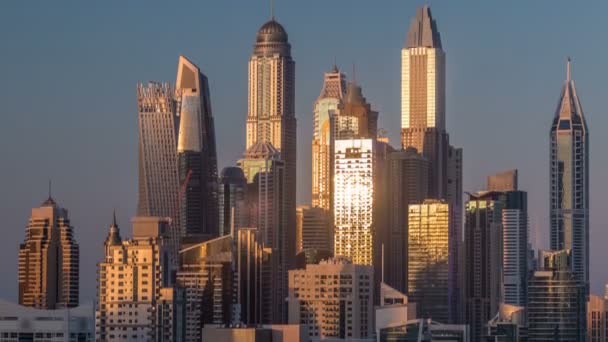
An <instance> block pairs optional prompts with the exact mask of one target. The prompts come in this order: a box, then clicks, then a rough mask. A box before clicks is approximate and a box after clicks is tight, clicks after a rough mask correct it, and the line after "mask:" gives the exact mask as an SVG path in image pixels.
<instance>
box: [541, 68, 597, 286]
mask: <svg viewBox="0 0 608 342" xmlns="http://www.w3.org/2000/svg"><path fill="white" fill-rule="evenodd" d="M550 173H551V202H550V208H551V209H550V215H551V249H554V250H561V249H570V250H571V252H572V263H571V266H572V270H573V272H574V274H575V276H576V277H577V278H578V279H579V280H580V281H581V282H583V283H584V284H585V286H586V288H587V293H589V247H590V246H589V131H588V128H587V123H586V122H585V117H584V115H583V108H582V107H581V103H580V101H579V99H578V96H577V94H576V88H575V86H574V81H573V80H572V79H571V78H570V59H568V63H567V72H566V81H565V82H564V86H563V88H562V93H561V96H560V99H559V101H558V103H557V109H556V110H555V117H554V118H553V124H552V125H551V165H550Z"/></svg>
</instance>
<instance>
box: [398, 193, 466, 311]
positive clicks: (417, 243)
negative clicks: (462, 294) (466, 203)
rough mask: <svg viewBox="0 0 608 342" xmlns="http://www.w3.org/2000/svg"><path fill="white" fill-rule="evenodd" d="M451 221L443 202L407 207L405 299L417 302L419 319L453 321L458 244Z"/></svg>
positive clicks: (446, 206)
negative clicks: (406, 287)
mask: <svg viewBox="0 0 608 342" xmlns="http://www.w3.org/2000/svg"><path fill="white" fill-rule="evenodd" d="M453 220H454V213H453V210H452V208H451V207H450V205H449V204H447V203H446V202H444V201H439V200H431V199H428V200H425V201H424V202H423V203H422V204H410V206H409V209H408V235H409V236H408V297H409V300H410V301H412V302H414V303H416V311H417V316H418V317H421V318H429V319H433V320H437V321H438V322H450V321H452V320H454V315H455V314H454V311H455V310H456V308H455V307H454V304H453V297H454V296H455V295H456V293H455V291H456V290H457V283H456V280H457V279H456V274H454V268H453V264H454V263H455V262H457V260H455V256H456V255H457V254H456V251H455V250H454V249H455V248H457V241H456V239H455V235H454V234H453V232H452V231H453V230H454V224H453V222H454V221H453Z"/></svg>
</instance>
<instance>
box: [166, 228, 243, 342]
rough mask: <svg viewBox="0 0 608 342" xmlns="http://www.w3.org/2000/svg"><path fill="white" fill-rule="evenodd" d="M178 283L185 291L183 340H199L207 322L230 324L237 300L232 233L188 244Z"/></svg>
mask: <svg viewBox="0 0 608 342" xmlns="http://www.w3.org/2000/svg"><path fill="white" fill-rule="evenodd" d="M179 257H180V268H179V270H178V272H177V285H178V286H179V287H180V288H182V289H183V290H184V291H185V299H186V304H185V321H184V325H185V335H184V336H185V338H184V341H192V342H194V341H200V340H201V330H202V328H203V326H204V325H207V324H215V325H229V324H232V323H238V322H233V305H234V304H235V299H236V298H235V296H234V293H235V291H234V289H235V286H234V284H233V281H234V279H235V277H234V274H233V261H234V259H233V239H232V235H225V236H222V237H219V238H215V239H212V240H208V241H205V242H201V243H197V244H194V245H189V246H188V245H185V246H183V249H182V250H181V251H180V252H179Z"/></svg>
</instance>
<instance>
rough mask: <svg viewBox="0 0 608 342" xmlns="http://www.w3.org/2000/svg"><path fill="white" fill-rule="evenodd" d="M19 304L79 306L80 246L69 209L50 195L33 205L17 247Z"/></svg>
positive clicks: (56, 306) (49, 307) (43, 306)
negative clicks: (37, 205) (40, 202)
mask: <svg viewBox="0 0 608 342" xmlns="http://www.w3.org/2000/svg"><path fill="white" fill-rule="evenodd" d="M18 276H19V304H21V305H23V306H28V307H32V308H36V309H60V308H71V307H76V306H78V296H79V248H78V244H77V243H76V240H75V239H74V227H73V226H71V225H70V219H69V218H68V211H67V210H66V209H64V208H61V207H59V206H58V205H57V203H56V202H55V200H53V198H52V197H51V196H50V194H49V198H48V199H47V200H46V201H45V202H44V203H42V205H41V206H40V207H39V208H32V214H31V217H30V219H29V222H28V225H27V228H26V231H25V240H24V241H23V243H22V244H21V245H20V246H19V270H18Z"/></svg>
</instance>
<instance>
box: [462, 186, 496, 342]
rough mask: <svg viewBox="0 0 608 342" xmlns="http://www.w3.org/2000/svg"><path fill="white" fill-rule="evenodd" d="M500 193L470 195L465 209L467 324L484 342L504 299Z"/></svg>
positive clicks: (478, 338)
mask: <svg viewBox="0 0 608 342" xmlns="http://www.w3.org/2000/svg"><path fill="white" fill-rule="evenodd" d="M503 207H504V197H503V195H502V193H500V192H486V191H482V192H478V193H475V194H470V198H469V201H468V202H467V204H466V209H465V233H464V252H465V269H466V277H465V298H464V300H465V322H467V323H468V324H469V325H470V327H471V337H472V340H473V341H481V339H482V337H483V336H484V335H485V331H486V328H485V327H486V324H487V323H488V321H489V320H490V319H492V317H494V315H496V313H497V312H498V307H499V303H500V298H501V280H502V279H501V278H502V277H501V269H502V209H503Z"/></svg>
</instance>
